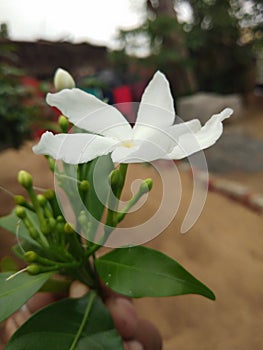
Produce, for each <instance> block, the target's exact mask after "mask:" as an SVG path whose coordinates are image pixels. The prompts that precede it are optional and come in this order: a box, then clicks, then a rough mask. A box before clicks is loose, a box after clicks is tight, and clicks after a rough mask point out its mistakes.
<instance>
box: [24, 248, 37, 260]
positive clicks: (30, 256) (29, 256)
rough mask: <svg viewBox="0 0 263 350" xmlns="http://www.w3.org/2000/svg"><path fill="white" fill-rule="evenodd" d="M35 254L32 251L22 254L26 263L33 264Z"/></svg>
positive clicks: (35, 257)
mask: <svg viewBox="0 0 263 350" xmlns="http://www.w3.org/2000/svg"><path fill="white" fill-rule="evenodd" d="M37 257H38V255H37V253H35V252H34V251H32V250H30V251H28V252H26V253H25V254H24V259H25V260H26V261H27V262H34V261H36V260H37Z"/></svg>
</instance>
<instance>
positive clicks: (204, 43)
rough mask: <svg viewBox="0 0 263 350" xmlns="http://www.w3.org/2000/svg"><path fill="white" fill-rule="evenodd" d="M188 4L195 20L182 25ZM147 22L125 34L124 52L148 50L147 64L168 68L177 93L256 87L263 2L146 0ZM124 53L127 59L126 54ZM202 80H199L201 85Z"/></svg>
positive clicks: (167, 72)
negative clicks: (182, 10) (181, 12)
mask: <svg viewBox="0 0 263 350" xmlns="http://www.w3.org/2000/svg"><path fill="white" fill-rule="evenodd" d="M185 4H187V5H188V7H189V9H190V12H191V13H190V16H189V19H188V20H187V21H179V19H178V18H179V16H178V10H179V8H180V6H182V5H185ZM144 6H145V9H146V10H145V14H146V16H145V21H144V23H143V24H142V25H141V26H140V27H138V28H136V29H133V30H122V31H120V36H119V38H120V43H121V45H122V50H121V51H120V52H119V53H118V55H117V54H115V56H116V57H118V60H119V63H120V62H122V66H123V67H124V66H125V65H124V61H125V60H124V56H123V55H124V54H125V53H126V54H127V53H134V52H140V51H141V47H142V46H144V48H147V49H146V51H148V56H147V58H146V59H145V60H143V59H141V60H140V61H141V62H143V61H146V62H147V65H149V64H151V65H152V66H153V67H155V68H158V69H161V70H163V71H164V72H165V73H166V74H167V75H168V77H169V79H170V81H171V83H172V87H173V90H174V93H175V94H176V95H177V96H178V95H182V94H187V93H191V92H194V91H195V90H196V89H197V88H199V89H201V90H204V91H215V92H220V93H232V92H245V91H247V90H249V89H251V88H253V84H254V75H253V74H254V73H255V71H254V67H255V50H254V49H255V48H256V47H259V46H260V45H262V7H263V4H262V0H145V2H144ZM121 53H122V55H121ZM196 81H198V86H197V83H196Z"/></svg>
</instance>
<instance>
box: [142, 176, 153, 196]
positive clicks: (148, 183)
mask: <svg viewBox="0 0 263 350" xmlns="http://www.w3.org/2000/svg"><path fill="white" fill-rule="evenodd" d="M152 186H153V181H152V179H145V180H144V181H143V182H142V183H141V185H140V189H139V192H140V193H141V194H144V193H147V192H149V191H150V190H151V189H152Z"/></svg>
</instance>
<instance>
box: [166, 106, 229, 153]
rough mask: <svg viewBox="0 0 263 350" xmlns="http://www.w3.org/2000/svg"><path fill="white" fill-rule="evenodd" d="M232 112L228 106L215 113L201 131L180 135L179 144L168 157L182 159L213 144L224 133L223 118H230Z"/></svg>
mask: <svg viewBox="0 0 263 350" xmlns="http://www.w3.org/2000/svg"><path fill="white" fill-rule="evenodd" d="M232 113H233V110H232V109H231V108H226V109H224V110H223V111H222V112H221V113H219V114H215V115H213V116H212V117H211V118H210V119H209V120H208V121H207V122H206V124H205V125H204V126H203V127H202V128H201V129H200V130H199V131H197V132H189V133H185V134H183V135H182V136H180V137H179V139H178V145H177V146H175V147H174V149H173V150H172V152H170V153H169V154H168V155H167V158H168V159H182V158H185V157H188V156H190V155H191V154H193V153H196V152H198V151H200V150H202V149H205V148H208V147H210V146H212V145H213V144H214V143H215V142H216V141H217V140H218V139H219V137H220V136H221V135H222V132H223V124H222V122H223V120H224V119H226V118H229V117H230V116H231V114H232ZM167 158H166V159H167Z"/></svg>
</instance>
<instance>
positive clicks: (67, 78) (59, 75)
mask: <svg viewBox="0 0 263 350" xmlns="http://www.w3.org/2000/svg"><path fill="white" fill-rule="evenodd" d="M54 85H55V89H56V90H57V91H60V90H63V89H73V88H74V87H75V82H74V79H73V78H72V76H71V75H70V74H69V73H68V72H67V71H66V70H64V69H62V68H58V69H57V70H56V72H55V76H54Z"/></svg>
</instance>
